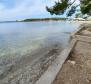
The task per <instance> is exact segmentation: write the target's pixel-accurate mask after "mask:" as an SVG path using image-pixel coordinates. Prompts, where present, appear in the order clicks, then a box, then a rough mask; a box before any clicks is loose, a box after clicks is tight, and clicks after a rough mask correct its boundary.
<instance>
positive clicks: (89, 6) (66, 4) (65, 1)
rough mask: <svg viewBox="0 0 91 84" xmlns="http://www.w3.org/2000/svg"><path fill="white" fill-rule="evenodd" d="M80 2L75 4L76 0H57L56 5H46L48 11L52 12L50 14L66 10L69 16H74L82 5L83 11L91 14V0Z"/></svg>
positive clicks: (62, 12) (58, 13)
mask: <svg viewBox="0 0 91 84" xmlns="http://www.w3.org/2000/svg"><path fill="white" fill-rule="evenodd" d="M79 1H80V4H76V5H75V4H74V3H75V2H76V0H74V1H73V2H72V0H60V2H55V5H54V6H53V7H50V8H49V7H46V9H47V11H48V12H50V14H52V15H53V14H56V15H60V14H64V13H65V11H68V12H67V14H66V15H67V16H72V15H73V14H74V13H75V12H76V11H77V7H78V6H79V7H80V11H81V13H82V14H83V15H84V14H87V15H91V0H79Z"/></svg>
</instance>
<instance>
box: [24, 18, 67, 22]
mask: <svg viewBox="0 0 91 84" xmlns="http://www.w3.org/2000/svg"><path fill="white" fill-rule="evenodd" d="M66 19H67V18H38V19H25V20H22V21H24V22H29V21H50V20H52V21H58V20H66Z"/></svg>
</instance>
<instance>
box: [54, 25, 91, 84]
mask: <svg viewBox="0 0 91 84" xmlns="http://www.w3.org/2000/svg"><path fill="white" fill-rule="evenodd" d="M73 39H76V44H75V46H74V48H73V49H72V51H71V53H70V55H69V57H68V59H67V60H66V61H65V63H64V64H63V66H62V68H61V70H60V71H59V73H58V75H57V77H56V79H55V80H54V82H53V84H91V25H86V26H85V27H84V28H83V29H81V30H80V31H78V32H76V34H75V35H74V36H73Z"/></svg>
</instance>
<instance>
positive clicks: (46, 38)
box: [0, 21, 80, 58]
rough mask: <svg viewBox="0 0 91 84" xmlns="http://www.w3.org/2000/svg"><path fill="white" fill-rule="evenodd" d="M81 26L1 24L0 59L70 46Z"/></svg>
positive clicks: (36, 23) (62, 23) (54, 23)
mask: <svg viewBox="0 0 91 84" xmlns="http://www.w3.org/2000/svg"><path fill="white" fill-rule="evenodd" d="M79 25H80V24H78V23H69V22H60V21H59V22H23V23H22V22H20V23H0V57H2V58H4V57H7V56H8V57H11V58H15V57H19V56H23V55H26V54H27V53H30V52H32V51H33V50H35V49H38V48H43V47H48V46H52V45H56V44H59V46H61V47H65V46H67V44H68V40H69V36H70V33H71V32H73V31H75V30H76V29H77V27H78V26H79Z"/></svg>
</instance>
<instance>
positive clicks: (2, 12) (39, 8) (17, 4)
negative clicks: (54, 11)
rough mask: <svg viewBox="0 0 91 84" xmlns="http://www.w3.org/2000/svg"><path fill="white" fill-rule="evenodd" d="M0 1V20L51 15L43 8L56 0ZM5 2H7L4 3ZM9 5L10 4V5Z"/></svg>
mask: <svg viewBox="0 0 91 84" xmlns="http://www.w3.org/2000/svg"><path fill="white" fill-rule="evenodd" d="M10 1H13V2H12V3H13V6H12V5H11V4H10V2H7V0H6V2H5V0H4V2H0V20H16V19H24V18H34V17H35V18H37V17H48V16H51V15H50V14H49V13H48V12H47V11H46V9H45V7H46V6H52V5H53V4H54V1H56V0H36V1H35V0H10ZM6 3H7V4H6ZM10 5H11V6H10Z"/></svg>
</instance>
